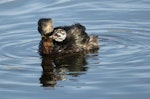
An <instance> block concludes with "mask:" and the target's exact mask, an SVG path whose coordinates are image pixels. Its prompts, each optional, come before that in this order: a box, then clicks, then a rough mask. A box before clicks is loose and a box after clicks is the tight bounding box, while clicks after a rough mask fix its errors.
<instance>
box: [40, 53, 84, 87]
mask: <svg viewBox="0 0 150 99" xmlns="http://www.w3.org/2000/svg"><path fill="white" fill-rule="evenodd" d="M41 59H42V62H41V66H42V69H43V72H42V75H41V77H40V83H41V84H42V86H44V87H55V85H56V84H57V81H62V80H66V79H67V75H71V76H75V77H77V76H79V75H81V74H83V71H87V67H86V66H85V65H86V64H87V62H86V58H85V55H84V54H81V53H78V54H74V55H70V56H69V55H67V56H63V57H53V58H50V57H46V56H43V57H42V58H41Z"/></svg>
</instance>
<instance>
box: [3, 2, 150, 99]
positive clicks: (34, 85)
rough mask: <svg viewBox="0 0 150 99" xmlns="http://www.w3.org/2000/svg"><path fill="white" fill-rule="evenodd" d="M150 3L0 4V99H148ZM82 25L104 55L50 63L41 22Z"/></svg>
mask: <svg viewBox="0 0 150 99" xmlns="http://www.w3.org/2000/svg"><path fill="white" fill-rule="evenodd" d="M149 4H150V1H149V0H139V1H136V0H123V1H120V0H109V1H106V0H83V1H81V0H1V1H0V12H1V13H0V31H1V33H0V80H1V82H0V97H1V99H10V98H11V99H19V98H21V99H35V98H36V99H49V98H54V99H59V98H62V99H149V97H150V76H149V75H150V67H149V65H150V61H149V59H150V54H149V53H150V13H149V12H150V6H149ZM43 17H51V18H53V20H54V25H55V26H60V25H71V24H73V23H77V22H79V23H81V24H83V25H84V26H85V27H86V28H87V30H86V31H87V33H88V34H89V35H91V34H94V35H98V37H99V42H100V46H101V48H100V50H99V51H98V52H97V53H93V54H88V55H86V56H83V55H77V56H74V57H65V58H64V59H56V60H51V59H50V58H47V57H44V58H41V56H40V55H39V54H38V44H39V41H40V35H39V34H38V32H37V21H38V20H39V19H40V18H43Z"/></svg>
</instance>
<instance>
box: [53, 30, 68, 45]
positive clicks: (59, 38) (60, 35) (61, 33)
mask: <svg viewBox="0 0 150 99" xmlns="http://www.w3.org/2000/svg"><path fill="white" fill-rule="evenodd" d="M66 37H67V34H66V31H64V30H61V31H58V32H56V33H54V34H53V39H54V40H55V41H57V42H62V41H63V40H65V39H66Z"/></svg>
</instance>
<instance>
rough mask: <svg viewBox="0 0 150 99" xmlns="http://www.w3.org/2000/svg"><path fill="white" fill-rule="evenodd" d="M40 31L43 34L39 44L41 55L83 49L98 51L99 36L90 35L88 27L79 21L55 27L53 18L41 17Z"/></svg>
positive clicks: (80, 50)
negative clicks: (87, 31) (87, 30)
mask: <svg viewBox="0 0 150 99" xmlns="http://www.w3.org/2000/svg"><path fill="white" fill-rule="evenodd" d="M52 30H53V31H52ZM38 31H39V32H40V34H41V36H42V40H41V42H40V45H39V51H40V54H41V55H42V54H44V55H45V54H47V55H49V54H51V55H62V54H67V53H77V52H83V51H84V52H90V51H97V50H98V49H99V45H98V37H97V36H88V34H87V33H86V28H85V27H84V26H83V25H81V24H79V23H77V24H73V25H71V26H59V27H56V28H54V29H53V26H52V20H51V19H40V20H39V22H38ZM43 37H44V39H43ZM48 46H49V47H48Z"/></svg>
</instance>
